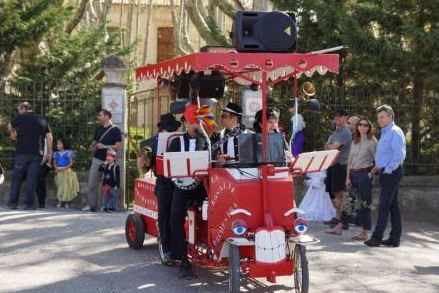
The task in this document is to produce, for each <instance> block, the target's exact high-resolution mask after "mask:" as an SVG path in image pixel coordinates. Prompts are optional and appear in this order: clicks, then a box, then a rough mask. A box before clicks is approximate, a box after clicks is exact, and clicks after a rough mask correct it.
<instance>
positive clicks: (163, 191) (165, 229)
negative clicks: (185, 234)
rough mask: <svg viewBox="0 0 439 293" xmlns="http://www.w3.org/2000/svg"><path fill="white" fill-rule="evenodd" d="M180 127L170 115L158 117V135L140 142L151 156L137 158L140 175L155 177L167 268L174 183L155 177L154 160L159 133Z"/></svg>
mask: <svg viewBox="0 0 439 293" xmlns="http://www.w3.org/2000/svg"><path fill="white" fill-rule="evenodd" d="M180 126H181V122H179V121H177V120H176V119H175V117H174V115H173V114H172V113H166V114H163V115H161V116H160V121H159V122H158V123H157V127H158V133H157V134H156V135H154V136H153V137H151V138H149V139H146V140H143V141H141V142H140V148H141V149H144V148H145V147H149V148H150V149H151V154H150V157H149V158H146V157H145V156H140V157H138V158H137V167H138V169H139V171H140V172H141V173H142V174H145V173H147V172H148V171H149V170H152V172H153V173H154V175H155V176H156V184H155V190H154V191H155V195H156V197H157V204H158V227H159V233H160V243H161V245H162V249H163V259H162V261H163V264H164V265H167V266H171V265H173V263H174V262H173V260H172V257H171V222H170V221H171V204H172V194H173V193H174V186H175V185H174V183H173V182H172V180H171V179H168V178H165V177H163V176H162V175H157V173H156V168H155V159H156V157H157V147H158V141H159V133H161V132H176V131H177V130H178V129H179V128H180Z"/></svg>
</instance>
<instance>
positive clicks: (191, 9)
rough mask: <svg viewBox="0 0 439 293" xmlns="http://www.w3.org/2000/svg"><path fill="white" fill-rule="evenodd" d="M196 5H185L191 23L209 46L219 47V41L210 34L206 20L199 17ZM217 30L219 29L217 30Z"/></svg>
mask: <svg viewBox="0 0 439 293" xmlns="http://www.w3.org/2000/svg"><path fill="white" fill-rule="evenodd" d="M195 4H196V3H194V2H190V3H189V4H188V5H186V11H187V13H188V15H189V18H190V20H191V22H192V23H193V24H194V26H195V28H196V29H197V31H198V33H199V34H200V36H201V37H202V38H203V39H204V40H205V41H206V43H207V44H209V45H220V44H221V41H219V40H217V39H216V38H215V36H214V34H213V32H212V30H211V29H210V28H209V26H208V25H207V22H206V19H204V18H203V17H202V15H201V12H200V9H199V7H198V6H197V5H195ZM218 30H219V29H218Z"/></svg>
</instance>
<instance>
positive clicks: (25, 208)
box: [23, 206, 37, 211]
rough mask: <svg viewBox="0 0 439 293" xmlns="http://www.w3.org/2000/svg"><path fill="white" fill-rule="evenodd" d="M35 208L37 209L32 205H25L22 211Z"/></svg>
mask: <svg viewBox="0 0 439 293" xmlns="http://www.w3.org/2000/svg"><path fill="white" fill-rule="evenodd" d="M36 209H37V208H36V207H34V206H25V207H24V208H23V210H24V211H34V210H36Z"/></svg>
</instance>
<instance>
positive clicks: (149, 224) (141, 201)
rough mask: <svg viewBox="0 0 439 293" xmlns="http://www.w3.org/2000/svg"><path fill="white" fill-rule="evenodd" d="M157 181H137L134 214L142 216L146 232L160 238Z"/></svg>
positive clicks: (149, 179)
mask: <svg viewBox="0 0 439 293" xmlns="http://www.w3.org/2000/svg"><path fill="white" fill-rule="evenodd" d="M154 190H155V179H152V178H148V179H140V178H138V179H136V180H135V184H134V201H133V206H134V208H133V209H134V212H135V213H137V214H140V215H142V219H143V224H144V225H145V232H146V233H147V234H149V235H151V236H155V237H157V236H158V229H157V215H158V214H157V211H158V207H157V198H156V196H155V192H154Z"/></svg>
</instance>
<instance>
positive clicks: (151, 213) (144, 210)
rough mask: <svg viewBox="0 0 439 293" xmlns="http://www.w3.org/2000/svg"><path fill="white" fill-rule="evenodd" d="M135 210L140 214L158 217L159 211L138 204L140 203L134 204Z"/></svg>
mask: <svg viewBox="0 0 439 293" xmlns="http://www.w3.org/2000/svg"><path fill="white" fill-rule="evenodd" d="M133 210H134V212H136V213H139V214H141V215H144V216H147V217H149V218H153V219H158V213H157V212H155V211H153V210H150V209H147V208H144V207H141V206H138V205H134V208H133Z"/></svg>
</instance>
